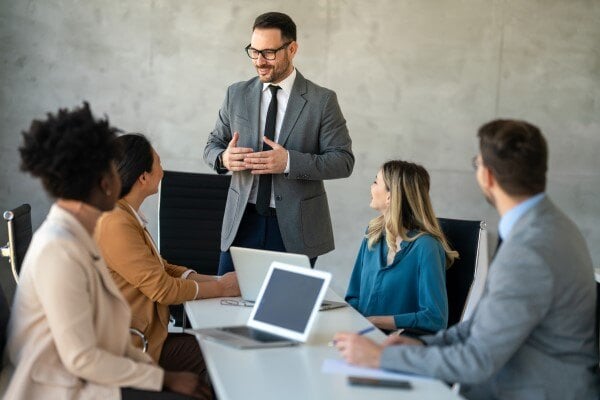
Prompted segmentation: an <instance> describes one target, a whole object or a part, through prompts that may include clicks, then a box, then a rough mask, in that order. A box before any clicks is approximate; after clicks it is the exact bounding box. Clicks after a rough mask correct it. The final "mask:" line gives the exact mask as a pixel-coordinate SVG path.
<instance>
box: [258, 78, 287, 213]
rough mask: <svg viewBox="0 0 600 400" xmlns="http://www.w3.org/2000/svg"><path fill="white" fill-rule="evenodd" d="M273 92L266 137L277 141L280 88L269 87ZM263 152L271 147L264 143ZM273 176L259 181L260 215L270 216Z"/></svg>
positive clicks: (266, 124)
mask: <svg viewBox="0 0 600 400" xmlns="http://www.w3.org/2000/svg"><path fill="white" fill-rule="evenodd" d="M269 89H270V90H271V102H270V103H269V109H268V111H267V120H266V122H265V137H267V138H269V139H270V140H275V121H276V120H277V91H278V90H279V89H281V88H280V87H279V86H274V85H269ZM262 149H263V151H267V150H271V146H269V145H268V144H266V143H264V142H263V148H262ZM272 180H273V176H272V175H270V174H269V175H260V177H259V179H258V194H257V195H256V211H258V213H259V214H260V215H264V216H268V215H270V213H269V206H270V204H271V182H272Z"/></svg>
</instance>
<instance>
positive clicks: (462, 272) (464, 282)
mask: <svg viewBox="0 0 600 400" xmlns="http://www.w3.org/2000/svg"><path fill="white" fill-rule="evenodd" d="M438 220H439V222H440V226H441V228H442V230H443V231H444V234H445V235H446V239H447V240H448V242H449V244H450V247H451V248H452V249H454V250H456V251H458V254H459V257H460V258H459V259H457V260H455V261H454V264H452V266H451V267H450V268H449V269H448V270H446V291H447V293H448V326H452V325H454V324H456V323H457V322H459V321H460V319H461V316H462V313H463V309H464V307H465V303H466V301H467V297H468V295H469V291H470V289H471V285H472V284H473V279H474V277H475V269H476V265H477V257H478V252H479V241H480V234H481V230H482V226H483V225H482V224H483V223H482V222H481V221H466V220H458V219H447V218H439V219H438Z"/></svg>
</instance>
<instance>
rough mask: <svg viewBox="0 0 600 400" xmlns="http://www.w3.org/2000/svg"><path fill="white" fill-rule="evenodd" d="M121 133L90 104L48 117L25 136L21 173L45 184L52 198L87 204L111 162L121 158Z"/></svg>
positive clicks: (21, 151)
mask: <svg viewBox="0 0 600 400" xmlns="http://www.w3.org/2000/svg"><path fill="white" fill-rule="evenodd" d="M116 132H118V129H116V128H112V127H110V125H109V123H108V119H104V120H95V119H94V117H93V115H92V112H91V110H90V106H89V104H88V103H87V102H84V103H83V107H81V108H76V109H74V110H73V111H69V110H66V109H60V110H58V113H57V114H56V115H52V114H50V113H48V119H47V120H45V121H39V120H34V121H33V122H32V123H31V127H30V128H29V131H26V132H23V145H22V146H21V147H19V152H20V153H21V170H22V171H25V172H29V173H30V174H31V175H33V176H35V177H38V178H40V179H41V180H42V184H43V185H44V188H45V189H46V191H47V192H48V194H50V195H51V196H52V197H55V198H64V199H71V200H80V201H83V200H87V199H88V197H89V196H90V194H91V191H92V188H93V187H94V185H96V184H97V183H98V182H99V180H100V178H101V177H102V175H103V174H105V173H106V172H107V171H109V170H110V167H111V162H112V161H113V160H118V159H119V158H120V147H119V144H118V143H117V142H116V140H115V138H116Z"/></svg>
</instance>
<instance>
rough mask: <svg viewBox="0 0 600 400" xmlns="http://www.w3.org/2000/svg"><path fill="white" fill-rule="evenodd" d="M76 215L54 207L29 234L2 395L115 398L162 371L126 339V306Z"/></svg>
mask: <svg viewBox="0 0 600 400" xmlns="http://www.w3.org/2000/svg"><path fill="white" fill-rule="evenodd" d="M99 254H100V252H99V251H98V248H97V247H96V245H95V242H94V240H93V238H92V237H91V236H90V234H89V233H88V232H87V231H86V230H85V228H84V227H83V226H82V225H81V224H80V223H79V221H78V220H77V219H76V218H75V217H73V216H72V215H71V214H69V213H68V212H67V211H65V210H63V209H61V208H60V207H58V206H57V205H54V206H52V208H51V210H50V213H49V214H48V216H47V218H46V220H45V221H44V223H43V224H42V226H41V227H40V229H38V231H37V232H36V233H35V235H34V236H33V240H32V242H31V245H30V247H29V250H28V252H27V255H26V257H25V259H24V262H23V267H22V270H21V275H20V280H19V287H18V289H17V293H16V295H15V300H14V305H13V308H12V311H11V316H12V317H11V321H10V324H9V339H8V344H7V352H8V357H9V361H10V365H9V369H10V372H9V373H12V378H11V380H10V383H9V386H8V389H7V392H6V393H5V395H4V398H6V399H61V400H63V399H120V397H121V391H120V387H133V388H138V389H146V390H160V389H161V387H162V383H163V375H164V372H163V370H162V369H161V368H159V367H158V366H156V365H154V364H152V360H151V358H150V357H149V356H148V355H147V354H144V353H142V352H141V351H140V350H139V349H137V348H135V347H134V346H133V345H132V344H131V339H130V336H129V324H130V321H131V312H130V310H129V306H128V304H127V302H126V301H125V299H124V298H123V296H122V295H121V293H120V292H119V289H118V288H117V287H116V286H115V284H114V282H113V280H112V279H111V277H110V274H109V272H108V269H107V267H106V265H105V263H104V261H103V260H102V258H101V257H100V256H99Z"/></svg>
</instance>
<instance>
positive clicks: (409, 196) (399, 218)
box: [366, 160, 458, 268]
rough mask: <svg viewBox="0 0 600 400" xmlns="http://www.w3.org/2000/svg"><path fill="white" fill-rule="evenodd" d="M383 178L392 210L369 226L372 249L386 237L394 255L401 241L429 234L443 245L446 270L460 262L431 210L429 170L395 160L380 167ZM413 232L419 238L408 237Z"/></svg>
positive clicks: (368, 232) (374, 219)
mask: <svg viewBox="0 0 600 400" xmlns="http://www.w3.org/2000/svg"><path fill="white" fill-rule="evenodd" d="M381 175H382V177H383V181H384V183H385V187H386V189H387V190H388V191H389V193H390V206H389V208H388V210H387V212H385V213H384V214H382V215H380V216H378V217H376V218H373V219H372V220H371V221H370V222H369V227H368V229H367V234H366V237H367V239H368V245H369V248H372V246H373V245H374V244H375V243H377V242H378V241H379V240H381V237H382V235H383V234H384V233H385V240H386V243H387V245H388V247H389V248H390V249H393V250H394V251H398V249H397V246H396V239H397V238H398V237H400V238H402V240H403V241H406V242H412V241H414V240H417V239H418V238H419V237H420V236H423V235H425V234H429V235H431V236H433V237H434V238H436V239H438V240H439V241H440V243H441V244H442V247H443V248H444V252H445V253H446V268H449V267H450V266H451V265H452V263H453V262H454V260H455V259H456V258H458V252H457V251H455V250H452V249H451V248H450V246H449V245H448V241H447V240H446V236H445V235H444V232H443V231H442V228H440V224H439V223H438V220H437V218H436V216H435V214H434V212H433V208H432V207H431V200H430V198H429V173H427V170H426V169H425V168H423V167H422V166H420V165H418V164H414V163H411V162H407V161H401V160H394V161H388V162H386V163H385V164H383V165H382V166H381ZM411 230H416V231H417V234H416V235H415V236H413V237H408V235H407V233H408V231H411Z"/></svg>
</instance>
